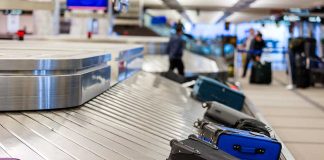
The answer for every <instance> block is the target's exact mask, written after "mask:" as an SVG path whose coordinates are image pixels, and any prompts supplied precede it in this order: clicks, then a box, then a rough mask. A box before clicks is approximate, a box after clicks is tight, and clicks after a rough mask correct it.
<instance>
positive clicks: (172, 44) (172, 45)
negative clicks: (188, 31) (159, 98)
mask: <svg viewBox="0 0 324 160" xmlns="http://www.w3.org/2000/svg"><path fill="white" fill-rule="evenodd" d="M176 31H177V33H176V34H175V35H173V36H171V38H170V41H169V43H168V46H167V50H166V51H167V54H169V61H170V66H169V71H173V70H174V69H177V70H178V73H179V74H180V75H182V76H184V64H183V61H182V55H183V48H184V46H185V42H184V40H183V38H182V34H183V33H182V28H180V27H177V30H176Z"/></svg>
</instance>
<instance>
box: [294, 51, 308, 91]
mask: <svg viewBox="0 0 324 160" xmlns="http://www.w3.org/2000/svg"><path fill="white" fill-rule="evenodd" d="M295 64H296V69H295V72H296V73H295V75H296V79H295V85H296V87H297V88H307V87H310V86H311V75H310V70H309V69H308V68H307V58H306V55H304V54H296V55H295Z"/></svg>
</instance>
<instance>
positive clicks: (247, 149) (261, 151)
mask: <svg viewBox="0 0 324 160" xmlns="http://www.w3.org/2000/svg"><path fill="white" fill-rule="evenodd" d="M233 149H234V150H235V151H238V152H240V153H245V154H264V153H265V149H263V148H250V147H242V146H241V145H238V144H235V145H233Z"/></svg>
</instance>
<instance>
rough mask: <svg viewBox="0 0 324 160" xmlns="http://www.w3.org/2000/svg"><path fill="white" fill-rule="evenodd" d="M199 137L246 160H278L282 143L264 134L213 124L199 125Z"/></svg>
mask: <svg viewBox="0 0 324 160" xmlns="http://www.w3.org/2000/svg"><path fill="white" fill-rule="evenodd" d="M198 127H199V129H200V133H199V137H200V138H201V139H202V140H204V141H206V142H209V143H211V144H215V145H216V146H217V147H218V148H219V149H221V150H223V151H225V152H227V153H228V154H231V155H232V156H234V157H237V158H239V159H244V160H259V159H260V160H261V159H262V160H278V159H279V157H280V154H281V148H282V146H281V143H279V142H278V141H277V140H275V139H272V138H270V137H268V136H265V135H263V134H259V133H255V132H250V131H244V130H238V129H233V128H228V127H223V126H220V125H216V124H213V123H207V122H206V123H205V122H204V123H200V124H199V126H198Z"/></svg>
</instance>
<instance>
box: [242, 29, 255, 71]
mask: <svg viewBox="0 0 324 160" xmlns="http://www.w3.org/2000/svg"><path fill="white" fill-rule="evenodd" d="M254 38H255V31H254V29H253V28H251V29H249V35H248V36H247V37H246V40H245V42H244V45H243V49H244V52H243V53H242V59H243V66H245V65H246V63H248V56H247V55H248V51H249V50H250V47H251V43H252V41H253V39H254Z"/></svg>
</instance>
